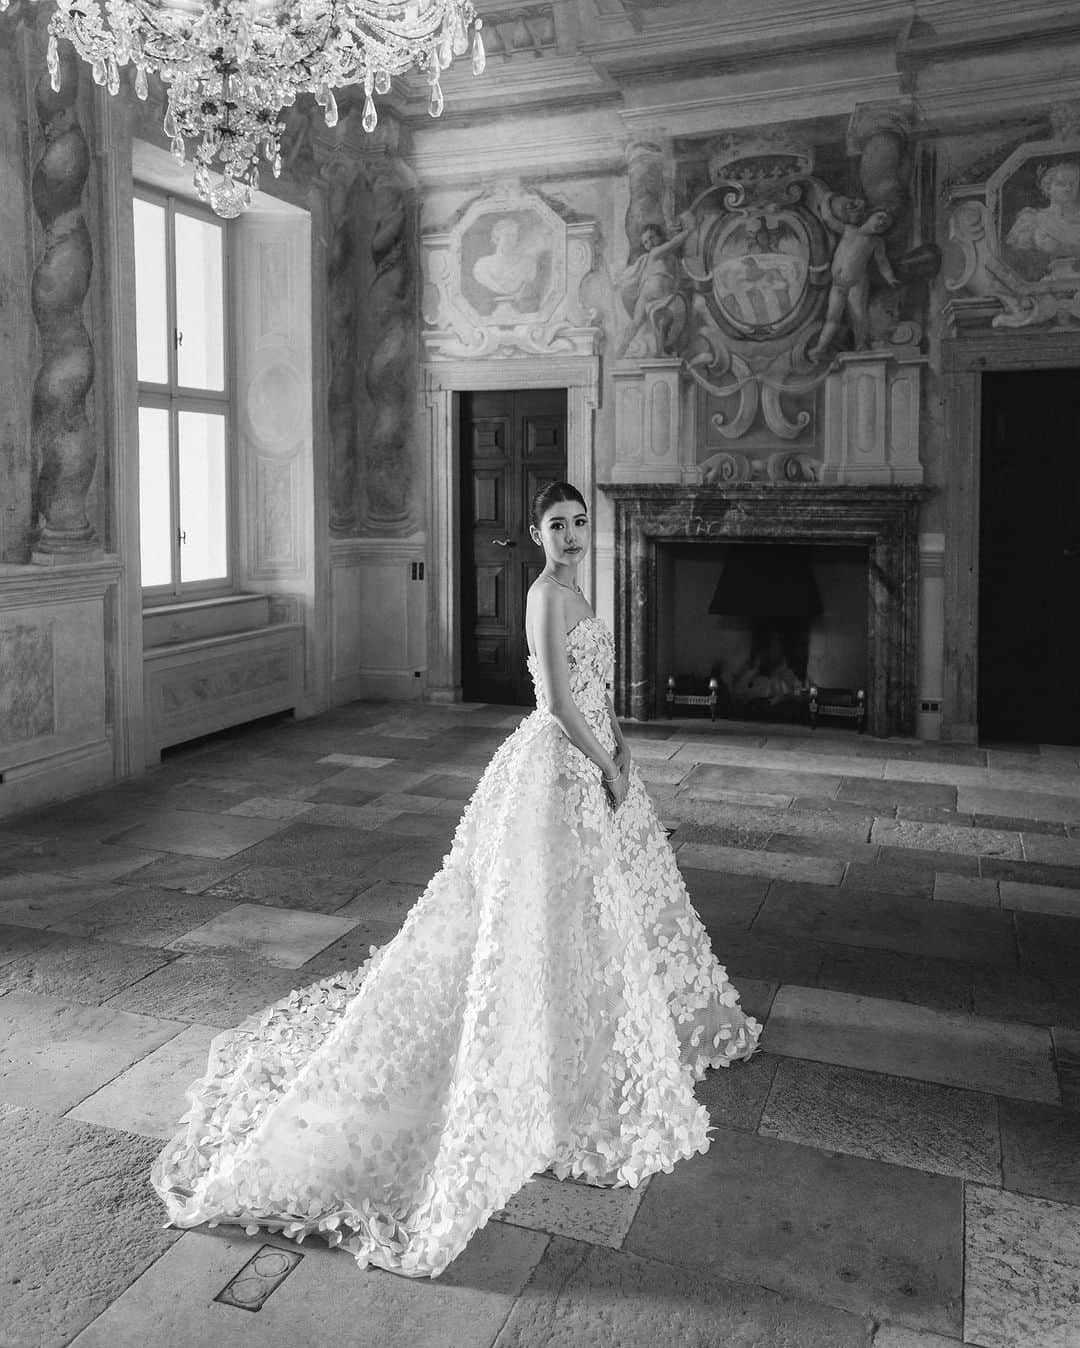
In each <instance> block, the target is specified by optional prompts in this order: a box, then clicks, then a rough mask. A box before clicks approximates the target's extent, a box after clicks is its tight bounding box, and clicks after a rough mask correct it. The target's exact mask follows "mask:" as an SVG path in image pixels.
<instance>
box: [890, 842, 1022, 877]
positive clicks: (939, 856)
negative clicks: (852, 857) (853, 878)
mask: <svg viewBox="0 0 1080 1348" xmlns="http://www.w3.org/2000/svg"><path fill="white" fill-rule="evenodd" d="M984 864H987V865H995V866H1019V865H1022V864H1023V863H1022V862H1019V861H1002V860H1000V859H999V858H997V857H987V858H982V857H978V856H976V855H975V854H974V853H971V852H938V851H934V850H933V849H926V848H922V847H894V846H892V845H891V844H889V843H883V844H882V846H881V849H880V851H879V852H878V865H880V866H891V867H893V869H894V870H905V869H906V870H911V871H928V870H929V871H934V872H938V871H952V872H954V873H955V874H957V875H980V874H987V873H988V872H983V870H982V867H983V865H984Z"/></svg>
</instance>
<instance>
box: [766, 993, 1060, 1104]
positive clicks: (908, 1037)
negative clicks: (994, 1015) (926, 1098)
mask: <svg viewBox="0 0 1080 1348" xmlns="http://www.w3.org/2000/svg"><path fill="white" fill-rule="evenodd" d="M768 1047H769V1052H770V1053H778V1054H781V1055H783V1056H785V1057H791V1058H808V1059H810V1060H811V1061H814V1062H828V1063H835V1064H836V1065H837V1066H841V1067H860V1068H864V1069H865V1070H867V1071H871V1072H886V1073H889V1074H890V1075H892V1076H901V1077H912V1078H914V1079H915V1080H916V1081H933V1082H937V1083H938V1084H939V1085H942V1086H962V1087H965V1088H967V1089H969V1090H976V1091H986V1092H988V1093H990V1094H994V1095H1004V1096H1009V1097H1010V1098H1015V1099H1019V1100H1040V1101H1043V1102H1045V1103H1047V1104H1057V1103H1059V1097H1058V1088H1057V1078H1056V1076H1055V1074H1054V1070H1053V1058H1052V1051H1051V1043H1050V1035H1049V1032H1048V1031H1047V1030H1045V1029H1041V1028H1038V1027H1036V1026H1033V1025H1008V1024H1003V1023H1002V1022H1000V1021H996V1020H989V1019H987V1018H985V1017H981V1016H969V1015H963V1014H959V1013H956V1012H951V1011H932V1010H929V1009H928V1008H926V1007H921V1006H912V1005H909V1004H907V1003H903V1002H890V1001H885V1000H884V999H880V998H875V997H856V996H852V995H851V994H849V993H843V992H828V991H825V990H824V989H820V988H801V987H791V986H789V987H782V988H781V989H780V991H779V992H778V993H777V994H776V997H775V998H774V999H773V1005H772V1011H771V1012H770V1013H769V1043H768Z"/></svg>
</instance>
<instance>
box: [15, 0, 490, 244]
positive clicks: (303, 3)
mask: <svg viewBox="0 0 1080 1348" xmlns="http://www.w3.org/2000/svg"><path fill="white" fill-rule="evenodd" d="M7 7H8V0H0V11H2V10H5V9H6V8H7ZM482 26H483V22H482V20H481V19H479V18H477V16H476V10H475V7H474V5H473V0H205V2H203V0H167V3H166V2H165V0H56V12H55V13H54V14H53V16H52V18H51V20H50V21H49V48H48V57H47V61H48V67H49V74H50V78H51V81H52V87H53V88H54V89H59V87H60V60H59V54H58V51H57V43H58V41H60V40H62V39H65V38H66V39H67V40H68V41H69V42H70V43H71V44H72V46H73V47H74V48H75V50H76V52H77V53H78V54H79V56H81V57H82V58H83V60H85V61H86V62H88V63H89V65H90V68H91V71H92V73H93V77H94V80H95V81H96V82H97V83H98V84H100V85H104V86H105V87H106V88H107V89H108V91H109V93H111V94H115V93H118V92H119V89H120V69H121V67H123V66H125V65H128V64H129V63H130V64H131V65H132V66H134V69H135V80H134V83H135V93H136V95H137V96H138V97H139V98H141V99H144V98H146V96H147V92H148V85H147V76H148V74H149V73H150V72H153V73H156V74H158V75H160V77H161V80H162V82H163V84H164V85H165V88H166V91H167V95H168V107H167V110H166V113H165V122H164V127H165V134H166V135H167V136H168V137H169V140H170V141H171V142H172V152H173V154H174V156H175V157H176V159H177V160H178V161H179V162H180V163H184V162H185V159H186V157H187V154H188V151H189V148H191V147H194V148H193V155H192V157H193V160H194V174H193V177H194V182H195V190H196V191H197V192H198V194H199V196H200V198H201V199H202V200H203V201H209V203H210V205H211V207H212V208H213V209H214V211H216V212H217V214H218V215H221V216H225V217H229V218H231V217H233V216H236V215H239V214H240V212H241V211H243V210H244V209H245V208H246V207H248V206H250V205H251V202H252V200H253V198H254V194H255V191H256V189H257V188H258V186H259V160H260V157H261V158H262V159H263V160H265V161H266V162H267V163H269V164H270V166H271V169H272V171H273V173H274V176H275V177H277V175H278V174H279V173H280V172H281V136H282V132H283V130H284V125H283V123H282V121H281V116H280V114H281V112H282V110H283V109H284V108H287V107H290V106H291V105H292V104H293V103H294V102H295V100H296V97H297V95H298V94H301V93H312V94H314V96H315V100H316V102H317V103H318V104H319V106H320V107H321V108H322V109H323V112H324V114H325V116H326V124H327V126H334V125H335V123H336V122H337V119H338V108H337V100H336V99H335V97H334V90H335V89H336V88H341V87H343V86H345V85H350V84H360V85H362V86H363V89H364V109H363V114H362V116H361V124H362V125H363V127H364V130H365V131H369V132H370V131H374V129H375V126H376V124H377V122H378V114H377V113H376V111H375V103H374V99H373V95H374V94H385V93H387V92H388V91H389V89H390V82H391V80H392V79H393V77H394V76H395V75H401V74H404V73H405V72H406V71H407V70H411V69H414V68H415V69H420V70H424V71H426V72H427V77H428V84H429V85H430V95H429V102H428V111H429V112H430V113H431V115H432V117H438V116H439V114H440V113H441V112H442V109H443V93H442V88H441V85H440V75H441V73H442V71H444V70H445V69H446V68H447V67H448V66H449V65H450V63H451V62H452V60H453V59H454V57H455V56H462V55H464V54H465V52H467V51H468V49H469V30H470V29H472V33H473V37H472V67H473V72H474V73H475V74H477V75H479V74H480V73H481V72H482V71H483V69H484V43H483V38H482V37H481V34H480V30H481V27H482ZM215 172H216V173H220V175H221V177H220V179H219V180H217V181H215V177H214V175H215Z"/></svg>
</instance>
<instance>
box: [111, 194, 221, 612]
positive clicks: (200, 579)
mask: <svg viewBox="0 0 1080 1348" xmlns="http://www.w3.org/2000/svg"><path fill="white" fill-rule="evenodd" d="M134 209H135V315H136V351H137V367H138V381H139V521H140V534H141V547H140V552H141V560H142V585H143V594H144V597H145V598H146V599H147V600H148V601H150V602H155V601H158V602H163V601H166V600H169V599H174V598H178V597H180V596H182V595H192V594H195V593H199V592H208V591H221V590H225V589H228V588H230V586H231V581H232V566H231V561H230V559H231V544H232V538H231V534H232V530H231V528H230V503H231V501H232V496H233V484H232V473H231V471H230V458H231V456H230V424H231V409H230V405H229V368H228V358H227V348H228V343H227V340H226V337H227V327H228V309H227V305H226V300H225V295H226V279H227V278H226V244H227V237H226V230H225V225H224V224H223V222H222V221H220V220H217V219H215V218H214V217H213V216H211V215H209V214H208V213H204V212H203V211H201V210H199V209H198V208H197V207H196V206H193V205H189V204H188V203H186V202H181V201H178V200H176V199H175V198H173V197H166V196H157V195H153V194H151V193H150V192H148V191H145V190H143V189H139V191H138V192H137V194H136V196H135V201H134Z"/></svg>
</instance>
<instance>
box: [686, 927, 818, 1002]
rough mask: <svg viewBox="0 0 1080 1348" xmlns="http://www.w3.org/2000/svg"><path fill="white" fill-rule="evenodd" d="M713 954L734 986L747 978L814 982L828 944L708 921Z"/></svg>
mask: <svg viewBox="0 0 1080 1348" xmlns="http://www.w3.org/2000/svg"><path fill="white" fill-rule="evenodd" d="M707 930H708V933H709V940H710V941H711V942H712V948H713V950H714V952H715V954H716V958H717V959H718V960H719V961H720V963H721V964H722V965H724V966H725V968H726V969H727V971H728V973H729V974H730V976H731V981H732V982H733V983H734V984H735V986H736V987H739V986H740V984H741V983H743V982H745V980H746V979H747V978H754V979H761V980H763V981H766V982H774V983H801V984H813V983H814V982H815V981H816V979H817V973H818V969H819V968H820V967H821V961H822V957H823V955H824V953H825V951H826V950H828V948H829V947H827V946H823V945H821V944H820V943H819V942H817V941H803V942H800V943H798V944H795V943H793V942H791V941H789V940H787V939H786V937H779V936H775V935H773V934H771V933H768V932H764V931H757V930H753V931H744V930H743V929H742V928H740V927H733V926H728V925H724V924H720V923H717V924H716V925H715V926H713V925H708V927H707Z"/></svg>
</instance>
